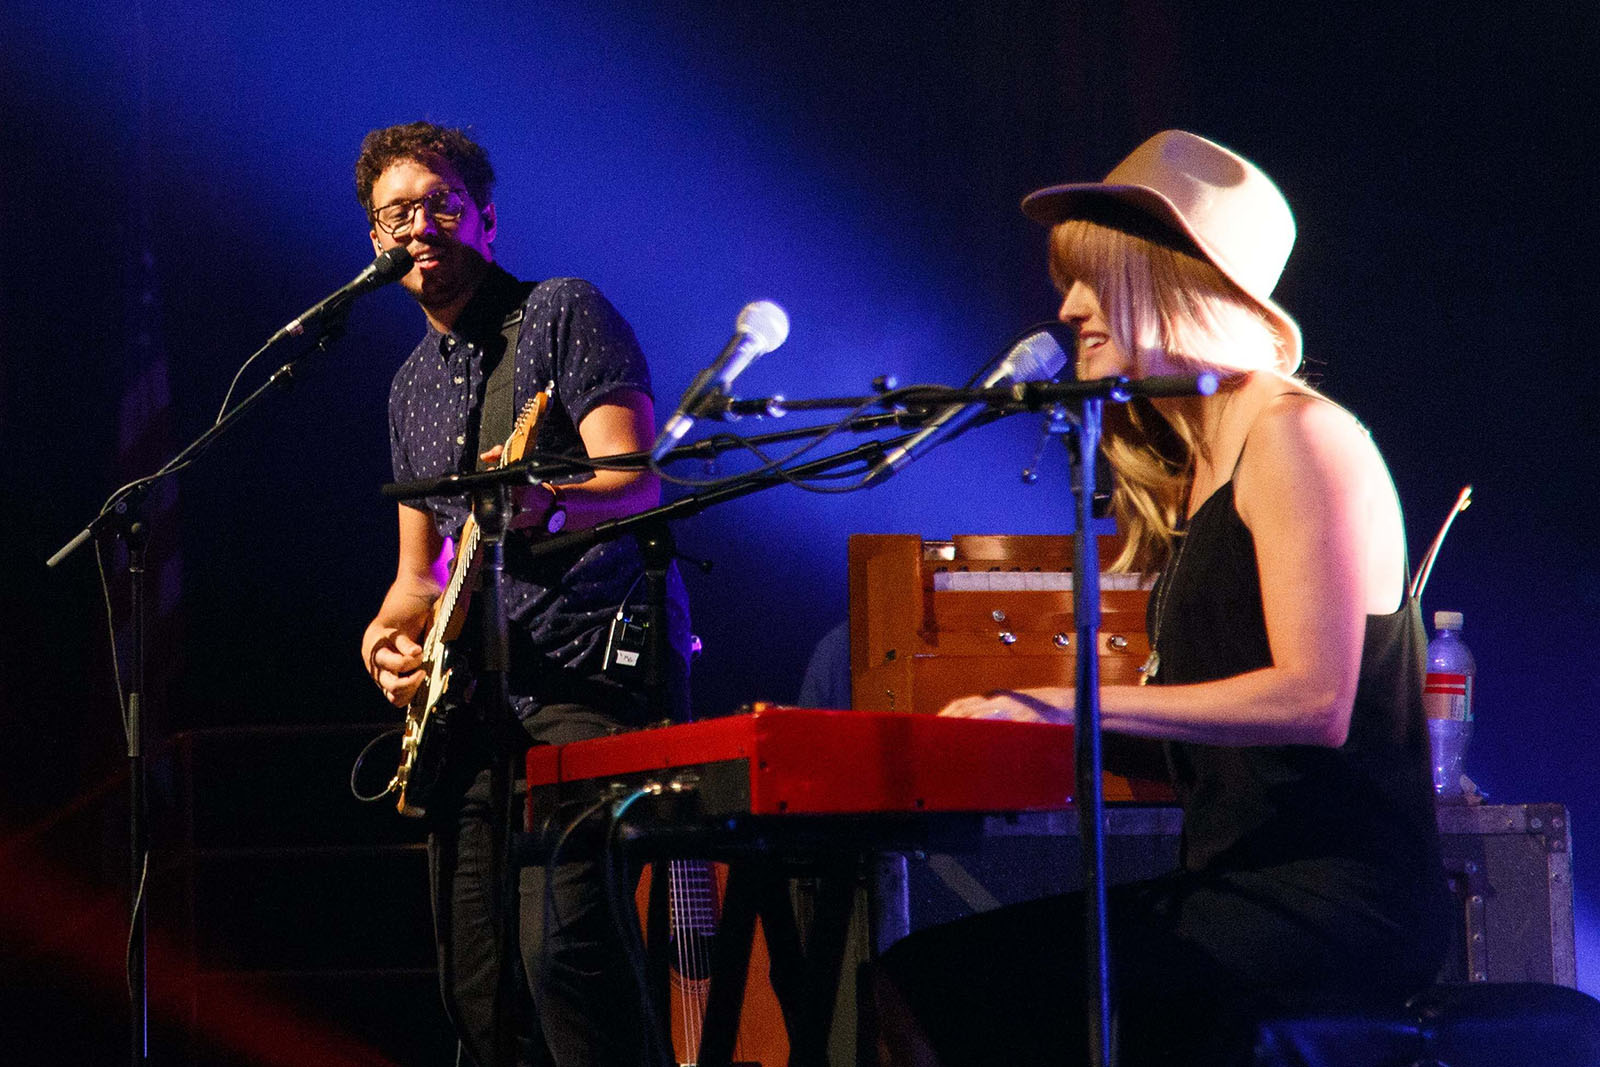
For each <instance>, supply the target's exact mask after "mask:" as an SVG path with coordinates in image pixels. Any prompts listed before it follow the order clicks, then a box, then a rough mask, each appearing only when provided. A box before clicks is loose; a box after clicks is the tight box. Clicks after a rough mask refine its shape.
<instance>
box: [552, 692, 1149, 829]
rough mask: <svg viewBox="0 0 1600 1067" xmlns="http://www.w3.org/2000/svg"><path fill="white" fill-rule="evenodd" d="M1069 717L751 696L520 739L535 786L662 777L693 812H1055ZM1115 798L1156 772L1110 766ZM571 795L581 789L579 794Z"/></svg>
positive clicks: (650, 781) (569, 787) (1065, 783)
mask: <svg viewBox="0 0 1600 1067" xmlns="http://www.w3.org/2000/svg"><path fill="white" fill-rule="evenodd" d="M1072 764H1073V728H1072V727H1070V726H1054V725H1049V724H1046V723H1018V722H999V721H992V720H984V719H946V718H940V717H939V716H936V715H916V714H907V713H904V712H871V711H824V710H818V709H815V708H791V707H777V706H771V705H759V704H758V705H756V707H755V710H754V711H752V712H750V713H749V714H743V715H731V716H728V717H726V718H720V719H706V720H703V721H701V722H693V723H686V724H682V725H676V726H663V727H660V728H657V729H652V730H638V731H635V732H632V733H626V734H619V735H617V736H615V737H603V738H596V739H594V740H591V741H578V742H575V743H573V744H568V745H561V746H541V747H536V748H533V749H530V750H529V752H528V760H527V772H528V786H529V789H530V791H532V790H538V789H540V788H541V787H551V786H555V787H566V788H563V789H561V791H562V792H563V793H566V792H582V791H583V790H584V788H585V787H590V788H598V789H605V788H609V786H610V785H611V784H612V783H616V784H617V785H619V786H621V787H625V788H641V787H645V786H657V787H660V788H661V789H663V790H667V791H670V792H673V793H677V794H680V795H688V794H693V795H694V796H696V797H697V800H696V802H695V804H694V805H693V807H694V809H695V810H696V811H697V812H698V813H699V814H701V815H704V816H708V817H718V816H725V815H735V814H739V815H847V814H868V813H895V812H903V813H914V812H1025V811H1051V810H1057V809H1061V808H1066V807H1068V806H1070V804H1071V801H1072ZM1103 789H1104V796H1105V798H1106V800H1107V801H1109V802H1118V801H1132V802H1149V803H1161V802H1164V801H1168V800H1170V798H1171V792H1170V791H1169V790H1168V789H1167V787H1166V786H1165V784H1164V783H1156V782H1148V781H1142V780H1138V779H1129V778H1121V777H1116V776H1113V775H1106V777H1105V781H1104V786H1103ZM571 799H578V797H577V796H573V797H571Z"/></svg>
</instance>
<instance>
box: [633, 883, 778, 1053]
mask: <svg viewBox="0 0 1600 1067" xmlns="http://www.w3.org/2000/svg"><path fill="white" fill-rule="evenodd" d="M667 867H668V874H669V878H670V883H669V885H668V934H667V937H668V942H669V945H668V954H669V956H670V958H671V961H672V963H671V968H670V973H669V975H668V981H667V985H668V993H669V997H668V999H669V1001H670V1004H669V1009H670V1010H669V1016H670V1028H671V1031H672V1053H673V1059H674V1060H675V1061H676V1062H677V1063H678V1064H679V1065H680V1067H694V1065H695V1064H697V1063H698V1062H699V1059H700V1035H701V1032H702V1030H703V1028H704V1021H705V1013H706V997H707V996H708V995H709V993H710V990H711V968H710V963H711V949H712V945H713V943H714V941H715V938H716V936H717V935H716V927H717V920H718V918H719V916H720V914H721V902H722V894H723V892H724V891H725V890H726V888H727V882H728V869H727V867H726V866H724V865H723V864H720V863H707V862H705V861H703V860H672V861H670V862H669V863H668V865H667ZM654 869H655V868H654V866H647V867H646V868H645V870H644V873H643V875H642V876H641V877H640V879H639V889H638V897H637V903H638V907H639V914H640V915H641V916H644V915H645V914H646V910H647V908H648V905H649V900H650V881H651V877H652V873H653V871H654ZM769 968H770V961H769V958H768V955H767V942H766V938H765V937H764V936H763V934H762V930H761V920H760V919H757V920H756V929H755V937H754V939H753V941H752V943H751V946H750V972H749V975H748V977H747V978H746V980H745V989H744V1005H743V1007H742V1008H741V1010H740V1013H739V1031H738V1036H737V1039H736V1041H735V1043H734V1055H733V1059H734V1063H735V1064H736V1065H738V1067H781V1065H782V1064H786V1063H788V1062H789V1035H788V1031H787V1030H786V1029H785V1028H784V1023H783V1010H782V1008H781V1007H780V1006H779V1004H778V995H777V993H775V992H774V991H773V989H772V983H771V981H770V980H769V979H768V977H767V975H768V970H769Z"/></svg>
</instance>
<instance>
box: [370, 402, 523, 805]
mask: <svg viewBox="0 0 1600 1067" xmlns="http://www.w3.org/2000/svg"><path fill="white" fill-rule="evenodd" d="M549 403H550V392H549V390H545V391H544V392H542V393H539V394H538V395H536V396H535V397H534V398H533V399H532V400H530V401H528V402H527V404H525V405H523V408H522V412H521V414H520V415H518V416H517V422H516V425H515V426H513V427H512V429H511V437H510V438H509V439H508V440H507V441H506V443H505V450H504V451H503V452H502V453H501V455H500V466H502V467H503V466H505V465H506V464H508V463H514V462H516V461H517V460H519V459H521V458H522V457H523V455H524V454H525V453H526V452H527V450H528V442H529V441H531V440H532V439H533V432H534V429H535V427H537V426H538V424H539V419H540V417H541V416H543V415H544V410H545V408H546V407H547V406H548V405H549ZM480 547H481V544H480V538H479V534H478V526H477V524H476V523H475V522H473V521H472V520H471V519H470V518H469V519H468V520H467V521H466V523H465V525H463V526H462V527H461V535H460V539H459V542H458V543H457V545H456V555H455V559H453V560H451V561H450V577H449V578H448V579H447V580H446V582H445V584H444V588H443V589H442V590H440V593H439V599H438V600H436V601H434V604H433V615H432V617H431V618H430V620H429V623H428V632H427V634H426V635H425V636H424V637H423V639H422V669H423V671H424V672H425V673H426V675H427V677H426V678H424V679H423V683H422V685H421V686H420V687H419V688H418V689H417V692H416V695H415V696H413V697H412V698H411V703H410V705H409V706H408V707H407V708H406V721H405V723H404V725H403V726H402V728H401V732H400V766H399V767H398V768H397V769H396V770H395V772H394V778H392V779H391V780H390V782H389V792H391V793H395V794H397V795H398V797H399V799H398V800H397V801H396V803H395V807H396V808H398V809H399V811H400V814H401V815H409V816H411V817H412V818H421V817H422V816H424V815H426V814H427V813H428V803H429V801H430V800H431V799H432V796H433V791H434V790H435V789H436V788H437V787H438V784H439V779H440V778H441V777H442V776H443V774H444V770H445V765H446V763H447V762H448V756H449V749H450V742H449V734H450V728H449V721H450V717H451V714H452V711H459V710H460V709H462V708H463V707H465V705H466V702H467V698H468V695H469V694H467V693H466V692H464V690H465V689H466V688H467V684H466V683H465V681H464V680H458V678H460V679H464V676H465V674H466V672H465V671H457V670H455V669H454V667H453V665H452V657H453V655H454V652H453V650H452V648H451V645H450V642H452V641H454V640H455V639H456V638H457V637H459V636H460V635H461V629H462V627H463V625H465V623H466V619H467V605H468V601H469V599H470V595H471V594H470V591H469V582H470V581H471V579H472V578H473V577H474V575H475V574H476V572H477V569H478V556H479V549H480Z"/></svg>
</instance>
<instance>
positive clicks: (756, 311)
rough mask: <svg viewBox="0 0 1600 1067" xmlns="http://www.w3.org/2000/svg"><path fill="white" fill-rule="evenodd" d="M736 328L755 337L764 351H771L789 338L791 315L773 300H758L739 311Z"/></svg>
mask: <svg viewBox="0 0 1600 1067" xmlns="http://www.w3.org/2000/svg"><path fill="white" fill-rule="evenodd" d="M734 329H735V330H736V331H737V332H739V333H743V334H749V335H750V336H751V337H753V338H755V339H756V342H757V343H758V344H759V345H761V350H762V351H763V352H771V351H772V350H773V349H774V348H777V347H778V346H779V345H781V344H783V342H784V341H786V340H788V338H789V316H788V314H787V313H785V311H784V310H783V309H782V308H781V307H779V306H778V305H777V304H774V303H773V302H772V301H770V300H757V301H755V302H754V303H751V304H746V305H745V306H744V309H743V310H741V311H740V312H739V318H738V319H737V320H736V321H735V322H734Z"/></svg>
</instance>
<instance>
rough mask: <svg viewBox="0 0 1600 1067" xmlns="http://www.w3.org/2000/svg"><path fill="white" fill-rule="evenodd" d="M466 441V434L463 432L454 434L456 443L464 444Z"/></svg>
mask: <svg viewBox="0 0 1600 1067" xmlns="http://www.w3.org/2000/svg"><path fill="white" fill-rule="evenodd" d="M466 443H467V435H466V434H464V433H458V434H456V444H458V445H464V444H466Z"/></svg>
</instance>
